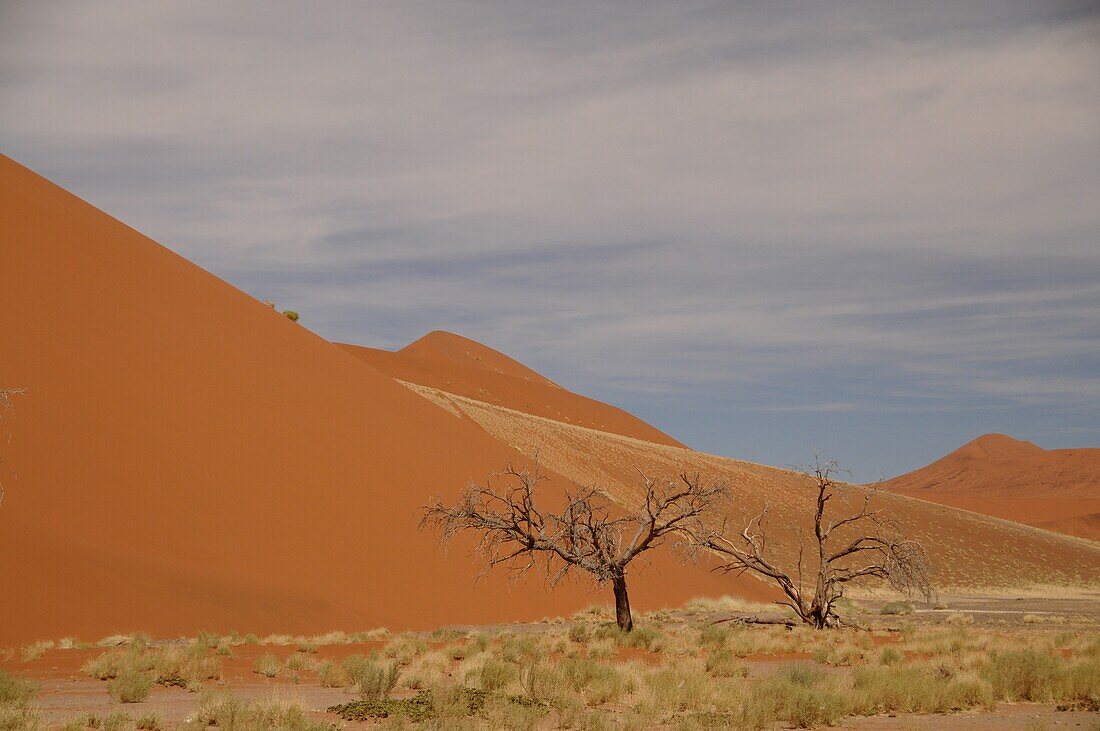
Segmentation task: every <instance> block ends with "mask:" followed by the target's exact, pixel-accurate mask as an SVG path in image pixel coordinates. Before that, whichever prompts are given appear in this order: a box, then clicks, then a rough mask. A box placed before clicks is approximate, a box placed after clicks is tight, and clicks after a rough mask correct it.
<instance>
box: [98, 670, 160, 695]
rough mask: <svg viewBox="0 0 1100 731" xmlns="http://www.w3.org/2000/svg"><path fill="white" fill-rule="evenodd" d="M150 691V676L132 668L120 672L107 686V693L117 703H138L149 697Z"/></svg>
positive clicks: (151, 687) (151, 682) (151, 683)
mask: <svg viewBox="0 0 1100 731" xmlns="http://www.w3.org/2000/svg"><path fill="white" fill-rule="evenodd" d="M152 689H153V678H152V676H150V675H149V674H148V673H146V672H142V671H141V670H136V669H133V668H126V669H124V670H122V671H121V672H120V673H119V674H118V677H116V678H115V679H114V680H112V681H110V682H109V683H108V684H107V691H108V692H109V693H110V694H111V696H112V697H113V698H114V699H115V700H117V701H118V702H119V703H140V702H141V701H143V700H145V699H146V698H148V697H149V692H150V691H151V690H152Z"/></svg>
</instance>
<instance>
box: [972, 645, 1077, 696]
mask: <svg viewBox="0 0 1100 731" xmlns="http://www.w3.org/2000/svg"><path fill="white" fill-rule="evenodd" d="M1060 666H1061V662H1060V661H1059V659H1058V658H1056V657H1054V656H1053V655H1050V654H1048V653H1045V652H1037V651H1035V650H1031V649H1028V650H1021V651H1019V652H1005V653H997V652H994V653H992V654H991V655H990V657H989V660H988V661H987V662H986V663H985V665H984V666H983V667H982V668H981V670H980V671H979V672H980V674H981V677H982V678H983V679H984V680H986V681H987V682H989V684H990V685H991V686H993V692H994V693H995V694H996V696H997V697H998V698H1003V699H1004V700H1010V701H1011V700H1022V701H1035V702H1043V701H1048V700H1051V699H1052V698H1053V697H1054V689H1055V687H1056V685H1057V683H1058V677H1059V675H1060V669H1061V667H1060Z"/></svg>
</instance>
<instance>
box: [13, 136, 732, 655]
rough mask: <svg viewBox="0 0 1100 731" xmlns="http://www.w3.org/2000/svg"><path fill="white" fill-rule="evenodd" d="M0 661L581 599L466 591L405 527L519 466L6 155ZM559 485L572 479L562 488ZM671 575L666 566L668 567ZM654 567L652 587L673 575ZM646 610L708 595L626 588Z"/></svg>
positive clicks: (710, 579)
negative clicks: (213, 633)
mask: <svg viewBox="0 0 1100 731" xmlns="http://www.w3.org/2000/svg"><path fill="white" fill-rule="evenodd" d="M0 242H2V243H0V247H2V250H3V254H4V256H3V262H4V264H3V269H2V270H0V271H2V282H0V311H2V312H3V313H4V318H3V319H4V325H3V327H2V328H0V354H2V357H0V384H3V385H5V386H22V387H26V388H27V393H26V394H25V395H24V396H21V397H19V398H18V400H17V404H16V411H15V414H14V415H13V416H11V417H10V418H7V419H6V420H5V421H4V424H5V426H7V427H8V428H9V429H10V431H11V437H12V438H11V441H10V443H5V444H4V446H3V450H4V455H5V457H6V461H7V466H8V467H10V468H11V470H12V471H14V472H15V473H16V475H17V476H16V477H14V478H13V477H12V475H11V474H6V475H5V476H6V480H5V482H6V484H7V487H8V492H7V497H6V499H5V500H4V503H3V505H2V506H0V556H2V557H3V560H2V561H0V587H3V590H2V593H3V600H2V601H0V643H6V642H11V641H18V640H26V639H32V638H34V637H59V636H63V635H78V636H81V637H83V638H85V639H89V638H90V639H94V638H96V637H99V636H103V635H105V634H108V633H111V632H115V631H131V630H145V631H148V632H152V633H155V634H158V635H162V636H163V635H168V634H172V633H177V632H191V633H193V632H194V631H196V630H199V629H203V628H206V629H211V630H229V629H232V628H236V629H239V630H240V631H242V632H244V631H255V632H265V631H276V630H279V631H292V632H294V631H317V630H323V629H327V628H346V629H354V628H367V627H372V626H378V625H388V626H391V627H433V626H439V625H443V624H447V623H453V622H474V621H476V622H492V621H497V620H505V619H530V618H536V617H540V616H545V615H548V614H550V615H552V614H556V613H561V612H566V611H571V610H574V609H577V608H579V607H581V606H583V605H585V604H588V603H591V602H593V601H596V600H597V599H598V600H600V601H605V600H606V599H605V597H604V595H603V593H602V592H601V593H599V594H592V593H591V591H590V589H589V588H588V586H587V585H576V586H572V585H567V586H565V587H563V588H562V589H561V590H558V591H555V592H553V593H550V592H548V591H546V590H545V588H544V586H543V584H542V582H541V581H539V580H535V581H530V582H527V583H520V584H519V585H517V586H515V587H512V586H510V584H509V583H508V580H507V579H506V578H505V577H502V576H493V577H488V578H487V579H485V580H483V581H482V582H481V583H479V584H476V585H475V582H474V578H475V574H476V573H477V570H478V566H476V565H475V564H474V563H473V562H472V561H470V560H469V558H468V557H467V552H466V551H465V549H464V548H463V547H462V546H456V547H455V548H454V549H452V551H451V552H450V553H449V554H448V555H447V556H443V555H441V554H440V552H439V551H438V550H437V548H436V544H435V539H434V538H433V537H432V536H430V535H427V534H424V533H421V532H419V531H418V530H417V528H416V523H417V508H418V506H420V505H422V504H424V503H425V502H427V500H428V498H429V497H430V496H431V495H433V494H435V493H437V492H442V493H444V494H456V493H457V491H458V490H459V489H461V488H462V487H463V486H464V485H465V484H466V482H467V480H468V479H470V478H480V477H483V476H484V475H485V474H486V473H488V472H489V471H491V470H494V469H498V468H499V467H500V466H502V465H503V464H504V463H505V462H506V461H508V460H513V459H515V460H518V459H521V456H520V455H519V454H517V453H516V452H515V451H514V450H512V449H510V448H509V447H508V446H506V445H504V444H503V443H501V442H500V441H498V440H496V439H494V438H493V437H492V436H490V435H489V434H488V433H486V432H485V431H484V430H483V429H482V428H481V427H479V426H478V425H477V424H476V423H474V422H472V421H470V420H467V419H460V418H456V417H455V416H454V415H453V414H451V413H448V412H447V411H445V410H443V409H441V408H439V407H438V406H436V405H435V404H432V403H431V402H429V401H427V400H425V399H423V398H421V397H420V396H418V395H416V394H415V393H412V392H411V391H409V390H408V389H407V388H404V387H403V386H401V385H399V384H398V383H396V382H395V381H394V380H393V379H392V378H390V377H389V376H387V375H385V374H383V373H382V372H380V371H378V370H376V369H375V368H372V367H371V366H370V365H368V364H367V363H364V362H363V361H362V360H361V359H358V358H355V357H352V356H351V355H349V354H348V353H347V352H346V351H345V350H344V349H341V348H339V347H337V346H335V345H333V344H332V343H330V342H328V341H326V340H324V339H322V338H320V337H318V336H317V335H315V334H313V333H311V332H310V331H309V330H307V329H305V328H304V327H301V326H299V325H296V324H295V323H292V322H290V321H289V320H287V319H286V318H284V317H282V316H281V315H279V314H278V313H276V312H275V311H273V310H272V309H270V308H269V307H265V306H264V305H263V304H262V303H260V302H258V301H256V300H255V299H253V298H252V297H249V296H248V295H245V294H244V293H242V292H240V291H238V290H236V289H234V288H233V287H232V286H230V285H228V284H226V283H225V282H223V281H221V280H219V279H218V278H216V277H214V276H212V275H211V274H209V273H207V272H205V271H203V270H202V269H200V268H198V267H196V266H194V265H193V264H191V263H189V262H187V261H186V260H184V259H182V258H181V257H179V256H177V255H176V254H174V253H172V252H171V251H169V250H168V249H165V248H163V247H161V246H160V245H158V244H156V243H155V242H153V241H151V240H150V239H148V238H146V237H145V236H142V235H141V234H139V233H138V232H136V231H134V230H132V229H130V228H128V227H126V226H125V225H123V224H121V223H119V222H118V221H116V220H114V219H113V218H111V217H110V216H108V215H106V214H104V213H102V212H101V211H99V210H97V209H95V208H93V207H92V206H90V205H88V204H86V203H84V202H83V201H81V200H79V199H77V198H76V197H74V196H72V195H70V194H68V193H66V192H65V191H64V190H62V189H60V188H58V187H57V186H55V185H53V184H51V183H50V182H48V181H46V180H45V179H43V178H41V177H39V176H37V175H35V174H34V173H32V172H30V171H29V170H27V169H25V168H23V167H21V166H20V165H18V164H16V163H15V162H13V161H11V160H10V159H7V158H0ZM559 482H560V483H563V482H564V480H560V481H559ZM662 561H664V563H662ZM662 561H658V562H657V567H658V568H660V567H661V566H667V560H662ZM635 583H636V586H635V587H634V599H635V603H636V604H637V605H638V606H640V607H641V608H645V607H655V606H661V605H666V604H671V603H676V602H680V601H683V600H685V599H688V598H690V597H691V596H693V595H697V594H707V593H712V594H713V593H715V592H717V591H720V590H721V589H722V588H724V586H725V584H724V582H723V581H722V580H721V578H720V577H716V576H712V575H711V574H709V573H708V572H706V571H704V570H702V569H693V570H691V571H689V572H686V573H685V572H677V571H671V570H663V571H661V573H660V580H654V581H649V582H646V581H637V582H635Z"/></svg>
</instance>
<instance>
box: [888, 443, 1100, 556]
mask: <svg viewBox="0 0 1100 731" xmlns="http://www.w3.org/2000/svg"><path fill="white" fill-rule="evenodd" d="M883 488H884V489H887V490H890V491H891V492H896V493H899V494H902V495H910V496H912V497H918V498H920V499H922V500H929V501H931V502H935V503H940V504H943V505H951V506H953V507H957V508H962V509H964V510H972V511H974V512H978V513H985V514H986V515H994V516H997V517H999V518H1005V519H1006V520H1015V521H1018V522H1021V523H1025V524H1027V525H1034V526H1037V527H1040V528H1045V529H1047V530H1053V531H1058V532H1060V533H1066V534H1069V535H1075V536H1080V537H1082V538H1089V539H1091V540H1094V541H1100V521H1098V520H1097V519H1096V515H1097V514H1098V513H1100V449H1052V450H1045V449H1043V448H1041V447H1038V446H1036V445H1034V444H1032V443H1031V442H1025V441H1021V440H1019V439H1013V438H1012V437H1009V436H1006V435H1004V434H986V435H984V436H981V437H978V438H977V439H975V440H973V441H972V442H969V443H967V444H964V445H963V446H962V447H960V448H958V449H956V450H955V451H954V452H952V453H951V454H948V455H947V456H945V457H942V458H941V459H938V460H936V461H935V462H933V463H932V464H930V465H928V466H926V467H922V468H920V469H918V470H914V471H913V472H910V473H908V474H905V475H902V476H900V477H895V478H894V479H892V480H888V481H886V482H885V483H883Z"/></svg>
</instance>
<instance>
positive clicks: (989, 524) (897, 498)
mask: <svg viewBox="0 0 1100 731" xmlns="http://www.w3.org/2000/svg"><path fill="white" fill-rule="evenodd" d="M410 387H411V388H413V389H414V390H416V391H417V392H418V393H421V394H422V395H424V396H425V397H426V398H429V399H431V400H433V401H435V402H436V403H439V404H441V405H443V406H445V407H446V408H448V409H451V410H452V411H453V412H454V413H456V414H462V415H465V416H467V417H469V418H471V419H473V420H475V421H476V422H477V423H478V424H481V425H482V426H483V427H485V429H486V430H487V431H488V432H489V433H490V434H493V435H494V436H496V437H498V438H499V439H500V440H501V441H504V442H507V443H508V444H510V445H512V446H513V447H515V448H516V449H517V450H519V451H520V452H522V453H524V454H527V455H533V454H534V452H535V450H536V449H537V450H538V451H539V455H540V460H541V461H542V463H543V464H545V465H546V466H547V467H549V468H550V469H552V470H554V471H556V472H558V473H559V474H562V475H565V476H566V477H568V478H570V479H572V480H574V481H576V482H586V481H596V482H597V483H598V484H600V485H602V486H606V487H607V488H608V489H609V490H610V491H611V492H613V493H615V494H616V496H617V497H619V498H620V499H621V500H623V501H624V502H629V501H631V500H632V499H636V497H637V492H636V491H637V484H638V483H637V480H636V478H635V474H636V470H637V469H642V470H645V471H646V472H647V473H649V474H664V475H667V474H676V473H678V472H681V471H686V472H698V473H699V474H700V475H702V476H703V477H704V478H709V479H714V480H720V481H722V482H725V483H726V484H728V485H729V486H730V489H731V491H732V493H733V496H734V500H733V503H732V505H730V506H729V509H728V514H729V516H730V521H729V525H730V527H731V528H734V529H735V530H738V531H739V530H740V529H741V527H743V526H744V525H745V522H746V521H747V520H748V519H749V518H750V517H752V516H755V515H757V514H758V513H759V512H760V511H761V510H762V509H763V508H764V506H765V505H768V506H769V525H770V526H771V528H770V531H771V532H770V535H771V536H772V539H771V541H770V542H771V544H772V546H773V548H774V550H775V551H777V554H776V555H779V556H781V557H782V558H783V559H784V560H785V561H786V562H787V565H788V566H793V565H794V561H795V555H796V551H797V548H798V542H797V540H796V539H794V536H795V535H797V530H798V529H801V530H802V531H803V534H804V535H809V536H812V533H813V526H812V523H811V522H810V516H811V514H812V510H813V500H814V492H813V486H812V483H810V481H809V480H808V479H807V478H806V477H804V476H802V475H799V474H797V473H794V472H790V471H787V470H781V469H777V468H775V467H767V466H765V465H759V464H753V463H751V462H742V461H740V460H734V459H728V458H725V457H717V456H714V455H709V454H703V453H702V452H696V451H693V450H690V449H685V448H680V447H670V446H664V445H656V444H651V443H647V442H642V441H640V440H637V439H632V438H630V437H624V436H620V435H616V434H608V433H606V432H599V431H595V430H592V429H585V428H583V427H577V426H574V425H569V424H563V423H561V422H558V421H554V420H550V419H543V418H540V417H537V416H532V415H529V414H524V413H521V412H519V411H515V410H512V409H507V408H503V407H500V406H496V405H493V404H486V403H483V402H479V401H475V400H473V399H469V398H465V397H463V396H456V395H454V394H448V393H445V392H442V391H439V390H436V389H431V388H425V387H422V386H410ZM865 490H866V488H864V487H861V486H858V485H853V486H851V488H850V490H846V491H844V494H845V495H846V496H847V498H848V501H849V506H851V505H852V504H853V503H854V504H856V505H858V504H859V502H861V500H862V496H863V495H864V494H865ZM843 500H844V498H843V497H838V499H837V501H836V502H834V503H833V504H832V505H833V507H834V508H839V506H840V505H841V504H842V502H843ZM876 500H877V501H878V503H877V504H878V505H879V506H880V507H882V508H883V509H884V510H885V511H886V512H888V513H889V514H890V515H891V516H892V517H894V518H896V519H897V520H898V522H899V523H900V525H901V527H902V528H903V529H904V530H905V532H906V533H907V534H908V535H910V536H911V537H913V538H916V539H917V540H919V541H921V543H922V544H923V545H924V546H925V548H926V549H927V550H928V553H929V555H930V557H931V559H932V561H933V564H934V567H935V574H936V581H937V584H938V586H939V588H940V589H941V590H949V589H958V590H963V591H967V590H988V589H994V590H996V589H1024V588H1028V587H1037V586H1042V585H1048V584H1055V585H1063V586H1074V587H1088V588H1091V589H1095V587H1097V586H1098V585H1100V546H1098V545H1095V544H1092V543H1089V542H1087V541H1081V540H1077V539H1076V538H1070V537H1066V536H1060V535H1056V534H1054V533H1049V532H1046V531H1041V530H1036V529H1035V528H1031V527H1029V526H1026V525H1019V524H1017V523H1011V522H1008V521H1004V520H999V519H996V518H991V517H988V516H984V515H976V514H973V513H969V512H964V511H960V510H955V509H953V508H950V507H945V506H941V505H935V504H932V503H928V502H924V501H921V500H914V499H912V498H908V497H904V496H901V495H895V494H890V493H888V492H882V493H880V494H879V495H878V496H877V498H876ZM839 514H840V513H839V512H838V513H837V515H839ZM743 580H744V579H742V581H743Z"/></svg>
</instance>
